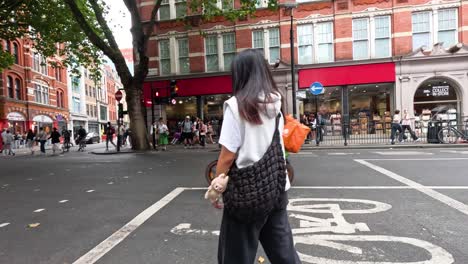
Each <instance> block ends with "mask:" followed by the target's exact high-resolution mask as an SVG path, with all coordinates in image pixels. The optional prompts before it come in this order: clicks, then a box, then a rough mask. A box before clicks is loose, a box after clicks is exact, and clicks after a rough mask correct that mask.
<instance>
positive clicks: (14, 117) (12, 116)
mask: <svg viewBox="0 0 468 264" xmlns="http://www.w3.org/2000/svg"><path fill="white" fill-rule="evenodd" d="M7 119H8V120H10V121H25V120H26V119H25V118H24V116H23V114H21V113H18V112H11V113H9V114H8V115H7Z"/></svg>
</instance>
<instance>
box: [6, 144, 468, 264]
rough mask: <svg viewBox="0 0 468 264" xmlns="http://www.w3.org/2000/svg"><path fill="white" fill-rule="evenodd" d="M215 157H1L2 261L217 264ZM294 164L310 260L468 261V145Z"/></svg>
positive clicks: (295, 218)
mask: <svg viewBox="0 0 468 264" xmlns="http://www.w3.org/2000/svg"><path fill="white" fill-rule="evenodd" d="M100 147H102V145H95V146H93V147H90V148H89V149H92V148H100ZM216 156H217V153H216V152H213V151H209V150H182V149H178V150H172V151H168V152H153V153H139V154H135V153H133V154H122V155H93V154H89V153H87V152H85V153H78V152H71V153H65V155H59V156H50V155H48V156H38V155H36V156H29V155H23V156H16V157H14V158H13V157H0V169H1V172H0V263H5V264H6V263H8V264H10V263H11V264H13V263H47V264H54V263H57V264H59V263H60V264H63V263H76V264H81V263H100V264H111V263H112V264H115V263H163V264H166V263H168V264H169V263H170V264H173V263H193V264H201V263H206V264H208V263H216V252H217V239H218V228H219V223H220V219H221V215H222V212H221V211H219V210H216V209H214V208H212V207H210V206H209V204H208V203H207V202H206V201H205V200H203V198H202V197H203V194H204V188H205V186H206V182H205V181H204V178H203V177H204V176H203V173H204V170H205V165H206V164H208V162H210V161H211V160H213V159H215V158H216ZM291 162H292V164H293V165H294V168H295V182H294V183H293V186H294V187H293V188H292V189H291V190H290V191H289V199H290V204H289V208H288V209H289V212H290V222H291V225H292V228H293V232H294V237H295V241H296V247H297V250H298V252H299V253H300V255H301V259H302V261H303V263H327V264H353V263H356V264H383V263H385V264H391V263H400V264H403V263H405V264H406V263H408V264H412V263H414V264H416V263H418V264H448V263H459V264H466V263H468V246H467V245H468V225H467V224H466V223H468V206H467V204H468V192H467V191H468V173H467V169H468V149H463V148H462V149H460V148H457V149H415V150H412V149H404V150H392V149H384V150H351V149H350V150H326V151H311V152H303V153H299V154H297V155H293V156H292V157H291ZM30 224H39V225H38V226H36V227H30V226H28V225H30ZM101 242H103V243H101ZM258 255H259V257H260V256H263V257H265V255H264V253H263V251H262V250H261V249H259V252H258ZM264 263H269V262H268V260H266V261H265V262H264Z"/></svg>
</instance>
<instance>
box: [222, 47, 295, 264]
mask: <svg viewBox="0 0 468 264" xmlns="http://www.w3.org/2000/svg"><path fill="white" fill-rule="evenodd" d="M268 67H269V66H268V65H267V63H266V62H265V58H264V55H263V54H262V53H261V52H259V51H256V50H252V49H249V50H245V51H243V52H241V53H239V54H238V55H237V56H236V58H235V59H234V61H233V62H232V67H231V72H232V80H233V94H234V96H233V97H232V98H231V99H229V100H228V101H226V102H225V104H224V121H223V125H222V129H221V135H220V140H219V143H220V144H221V145H222V148H221V153H220V155H219V159H218V164H217V173H218V175H219V174H222V173H225V174H227V175H228V176H229V177H230V178H229V183H228V185H227V189H226V191H225V192H224V194H223V198H224V199H223V200H224V211H223V218H222V222H221V230H220V237H219V247H218V263H219V264H231V263H232V264H234V263H235V264H252V263H254V260H255V256H256V253H257V248H258V242H259V241H260V243H262V246H263V248H264V250H265V252H266V254H267V256H268V258H269V260H270V262H271V263H272V264H297V263H300V260H299V257H298V255H297V253H296V250H295V248H294V242H293V236H292V232H291V228H290V225H289V221H288V215H287V212H286V206H287V203H288V198H287V193H286V191H287V190H288V189H289V188H290V183H289V180H288V178H287V175H286V171H285V160H284V146H283V143H282V139H281V132H280V131H282V130H283V127H284V121H283V117H282V114H281V100H282V97H281V92H280V91H279V89H278V88H277V87H276V85H275V82H274V81H273V78H272V75H271V72H270V71H269V68H268ZM265 160H269V161H272V160H273V162H274V163H273V164H274V165H275V166H273V167H274V169H273V168H272V169H271V170H269V171H268V172H267V171H265V170H261V172H260V173H259V174H261V175H255V173H251V172H252V171H258V170H256V166H258V165H259V164H261V163H264V162H266V161H265ZM246 177H248V178H249V179H254V181H255V182H256V183H257V184H255V185H257V186H261V185H262V184H264V181H265V180H266V181H267V182H268V183H269V184H271V185H269V186H270V187H271V190H272V191H273V193H269V194H271V196H270V195H268V196H266V197H262V198H264V200H262V204H261V205H260V204H258V206H254V205H253V206H251V207H248V208H243V209H242V210H236V208H237V209H238V208H239V206H241V205H242V204H245V203H247V202H250V201H247V200H245V201H239V200H236V199H235V198H236V197H245V196H238V195H239V192H241V191H240V190H239V189H236V188H237V187H238V185H237V184H241V185H242V183H241V182H242V181H244V182H250V180H245V178H246ZM250 177H253V178H250ZM269 180H271V182H269ZM272 186H274V187H272ZM215 188H216V187H215ZM262 191H264V189H262V190H256V191H255V192H254V193H249V194H255V195H260V193H262ZM262 195H264V193H262Z"/></svg>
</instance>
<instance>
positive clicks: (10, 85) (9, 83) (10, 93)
mask: <svg viewBox="0 0 468 264" xmlns="http://www.w3.org/2000/svg"><path fill="white" fill-rule="evenodd" d="M7 88H8V97H10V98H14V97H15V95H14V93H13V78H11V76H8V81H7Z"/></svg>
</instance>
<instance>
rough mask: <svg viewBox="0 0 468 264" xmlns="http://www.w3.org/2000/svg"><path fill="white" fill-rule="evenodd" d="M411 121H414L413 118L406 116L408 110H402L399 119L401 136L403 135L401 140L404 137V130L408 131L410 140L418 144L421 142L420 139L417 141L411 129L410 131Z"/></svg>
mask: <svg viewBox="0 0 468 264" xmlns="http://www.w3.org/2000/svg"><path fill="white" fill-rule="evenodd" d="M411 119H414V118H411V117H410V115H409V114H408V110H406V109H405V110H403V117H402V119H401V127H402V132H401V133H402V134H403V138H404V137H405V132H406V130H408V131H409V133H410V135H411V138H412V139H413V141H415V142H419V141H421V139H419V138H418V137H417V136H416V134H415V133H414V131H413V129H411Z"/></svg>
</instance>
